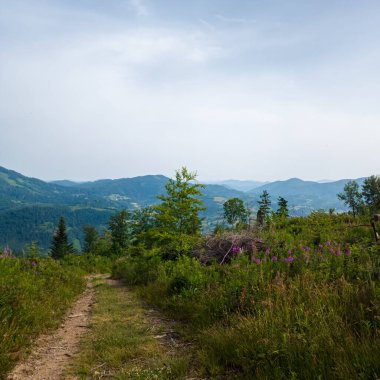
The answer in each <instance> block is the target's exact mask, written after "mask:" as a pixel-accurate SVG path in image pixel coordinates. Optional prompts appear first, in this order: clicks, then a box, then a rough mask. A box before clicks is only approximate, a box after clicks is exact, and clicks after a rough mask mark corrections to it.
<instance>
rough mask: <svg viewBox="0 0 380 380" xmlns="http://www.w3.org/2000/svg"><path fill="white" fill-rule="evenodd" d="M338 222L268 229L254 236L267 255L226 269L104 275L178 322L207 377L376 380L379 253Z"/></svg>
mask: <svg viewBox="0 0 380 380" xmlns="http://www.w3.org/2000/svg"><path fill="white" fill-rule="evenodd" d="M345 223H346V220H345V219H344V217H339V216H338V217H336V216H329V215H312V216H310V217H309V218H299V219H295V220H290V221H284V222H283V223H277V224H272V225H270V226H269V227H268V228H267V229H266V230H265V231H264V232H263V235H262V238H263V239H264V240H265V242H266V244H267V246H268V247H269V249H267V250H266V251H263V252H258V253H256V254H255V256H254V257H253V258H248V256H247V255H245V254H244V252H243V253H241V254H237V255H236V257H235V258H234V259H233V260H232V262H231V264H229V265H219V264H216V263H215V264H212V265H209V266H202V265H201V264H200V263H199V262H198V261H196V260H195V259H192V258H189V257H182V258H180V259H179V260H177V261H172V262H159V261H157V260H152V259H151V258H150V259H149V263H150V266H149V271H148V272H149V276H148V277H147V276H146V273H147V271H146V269H145V270H141V269H143V268H146V267H147V263H148V261H147V260H146V254H145V255H142V256H141V257H134V258H131V259H129V260H128V259H123V260H122V261H120V262H118V263H117V266H116V268H115V270H114V273H115V275H119V276H121V277H124V278H126V281H127V282H129V283H131V284H136V283H139V284H143V285H140V288H139V292H140V294H141V296H142V297H143V298H144V299H146V300H147V301H148V302H149V303H151V304H153V305H155V306H158V307H160V308H161V309H162V310H163V311H165V312H166V313H167V314H169V315H170V316H171V317H174V318H177V319H179V320H182V321H183V322H184V326H186V328H187V331H188V333H189V334H190V335H191V336H193V337H194V336H195V337H196V338H197V339H198V341H199V343H200V344H199V347H200V350H199V358H200V362H201V363H202V370H203V372H204V373H205V374H207V375H211V376H214V377H218V376H227V377H228V378H234V377H236V378H243V379H244V378H247V379H251V378H257V379H318V378H320V379H377V378H379V376H380V284H379V279H380V249H379V246H377V245H375V244H373V243H372V242H371V235H370V232H368V231H367V230H365V229H364V230H360V229H354V228H353V229H344V226H345ZM349 223H351V221H350V222H349ZM350 228H351V227H350ZM347 231H348V232H347ZM358 231H359V232H358ZM139 278H140V280H139V281H138V279H139ZM132 279H133V281H132ZM144 284H145V285H144Z"/></svg>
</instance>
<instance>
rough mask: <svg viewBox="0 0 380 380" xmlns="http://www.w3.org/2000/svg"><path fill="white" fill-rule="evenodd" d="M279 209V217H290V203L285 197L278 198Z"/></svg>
mask: <svg viewBox="0 0 380 380" xmlns="http://www.w3.org/2000/svg"><path fill="white" fill-rule="evenodd" d="M277 202H278V209H277V212H276V214H277V216H279V217H283V218H288V217H289V209H288V201H287V200H286V199H285V198H283V197H278V201H277Z"/></svg>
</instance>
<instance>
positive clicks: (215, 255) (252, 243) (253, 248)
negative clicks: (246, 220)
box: [193, 231, 266, 264]
mask: <svg viewBox="0 0 380 380" xmlns="http://www.w3.org/2000/svg"><path fill="white" fill-rule="evenodd" d="M239 248H240V249H241V250H243V251H244V252H246V254H248V255H249V256H250V257H252V256H253V255H254V253H256V252H259V251H265V249H266V247H265V246H264V243H263V242H262V241H261V240H260V239H259V238H257V237H255V236H254V235H252V232H251V233H250V232H248V231H247V232H239V233H237V232H228V233H224V234H222V235H213V236H209V237H206V238H205V239H204V240H202V241H201V242H200V243H199V244H198V246H196V247H195V249H194V251H193V254H194V256H195V257H197V258H198V260H199V261H200V262H201V263H203V264H210V263H211V262H215V261H216V262H218V263H220V264H223V263H229V262H230V261H231V258H232V257H233V256H234V255H236V253H237V252H236V251H238V249H239Z"/></svg>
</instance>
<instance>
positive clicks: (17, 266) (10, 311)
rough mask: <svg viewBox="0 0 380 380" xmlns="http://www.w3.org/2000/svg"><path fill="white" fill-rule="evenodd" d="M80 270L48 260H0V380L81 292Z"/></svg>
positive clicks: (53, 324) (81, 279)
mask: <svg viewBox="0 0 380 380" xmlns="http://www.w3.org/2000/svg"><path fill="white" fill-rule="evenodd" d="M83 274H84V272H83V270H81V269H79V268H78V267H75V266H72V265H69V264H67V263H65V262H57V261H55V260H52V259H42V260H40V259H37V260H36V259H33V260H29V259H16V258H0V378H5V375H6V373H7V371H9V370H10V368H11V367H12V365H13V363H14V362H15V361H17V360H18V359H20V358H21V357H22V356H23V354H24V353H25V350H26V348H27V347H28V346H29V345H30V342H31V341H32V339H33V338H35V337H36V336H37V335H38V334H39V333H41V332H43V331H45V330H47V329H50V328H54V327H56V326H57V325H58V324H59V323H60V319H61V317H62V314H63V313H64V311H65V310H66V309H67V307H68V306H69V305H70V304H71V303H72V301H73V300H74V298H75V297H76V296H77V295H78V294H79V293H80V292H81V290H82V289H83V285H84V277H83Z"/></svg>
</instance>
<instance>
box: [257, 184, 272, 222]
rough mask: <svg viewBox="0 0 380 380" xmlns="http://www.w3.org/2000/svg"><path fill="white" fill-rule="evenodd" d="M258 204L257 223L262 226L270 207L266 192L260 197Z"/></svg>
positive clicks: (268, 196)
mask: <svg viewBox="0 0 380 380" xmlns="http://www.w3.org/2000/svg"><path fill="white" fill-rule="evenodd" d="M258 204H259V210H258V211H257V222H258V223H259V224H261V225H262V224H264V222H265V219H266V218H267V217H268V216H269V213H270V206H271V200H270V195H269V193H268V192H267V191H266V190H264V191H263V192H262V194H261V195H260V200H259V201H258Z"/></svg>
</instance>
